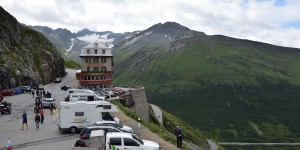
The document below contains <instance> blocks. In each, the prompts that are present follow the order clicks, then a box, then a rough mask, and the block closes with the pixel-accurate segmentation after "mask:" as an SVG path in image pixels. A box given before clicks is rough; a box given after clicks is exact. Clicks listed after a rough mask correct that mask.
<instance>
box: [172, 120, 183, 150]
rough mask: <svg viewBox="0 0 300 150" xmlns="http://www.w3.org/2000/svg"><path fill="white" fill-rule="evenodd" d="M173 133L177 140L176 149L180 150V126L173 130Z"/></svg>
mask: <svg viewBox="0 0 300 150" xmlns="http://www.w3.org/2000/svg"><path fill="white" fill-rule="evenodd" d="M174 133H175V135H176V138H177V147H178V148H182V129H181V128H180V125H178V126H177V127H176V128H175V130H174Z"/></svg>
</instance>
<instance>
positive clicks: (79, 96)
mask: <svg viewBox="0 0 300 150" xmlns="http://www.w3.org/2000/svg"><path fill="white" fill-rule="evenodd" d="M104 100H105V97H104V96H100V95H98V94H90V93H71V94H69V101H70V102H72V101H75V102H77V101H104Z"/></svg>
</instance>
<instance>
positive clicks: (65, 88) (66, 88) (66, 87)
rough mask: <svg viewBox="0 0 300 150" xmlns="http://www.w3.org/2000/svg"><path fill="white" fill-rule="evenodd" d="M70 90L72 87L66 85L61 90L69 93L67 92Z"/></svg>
mask: <svg viewBox="0 0 300 150" xmlns="http://www.w3.org/2000/svg"><path fill="white" fill-rule="evenodd" d="M70 88H71V87H69V86H65V85H64V86H62V87H61V88H60V89H61V90H64V91H67V90H68V89H70Z"/></svg>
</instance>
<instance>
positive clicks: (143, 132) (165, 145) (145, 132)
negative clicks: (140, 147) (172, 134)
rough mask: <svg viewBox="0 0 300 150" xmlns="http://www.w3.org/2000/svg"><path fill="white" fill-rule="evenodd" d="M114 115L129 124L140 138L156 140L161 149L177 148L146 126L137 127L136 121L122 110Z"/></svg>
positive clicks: (172, 149)
mask: <svg viewBox="0 0 300 150" xmlns="http://www.w3.org/2000/svg"><path fill="white" fill-rule="evenodd" d="M114 115H115V116H116V117H118V118H119V119H120V122H121V123H122V124H124V125H127V126H130V127H131V128H132V129H133V130H134V132H135V133H137V134H138V135H139V137H140V138H141V139H145V140H151V141H155V142H157V143H158V144H159V145H160V147H161V150H178V149H179V148H177V146H175V145H173V144H172V143H170V142H167V141H165V140H164V139H162V138H160V137H159V136H158V135H156V134H154V133H152V132H151V131H150V130H149V129H148V128H146V127H145V126H143V125H141V127H140V128H139V127H138V122H137V121H135V120H133V119H132V118H129V117H128V116H127V115H125V114H124V112H122V111H119V112H118V113H115V114H114Z"/></svg>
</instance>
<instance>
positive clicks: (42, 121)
mask: <svg viewBox="0 0 300 150" xmlns="http://www.w3.org/2000/svg"><path fill="white" fill-rule="evenodd" d="M40 114H41V124H43V123H44V109H43V108H41V109H40Z"/></svg>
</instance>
